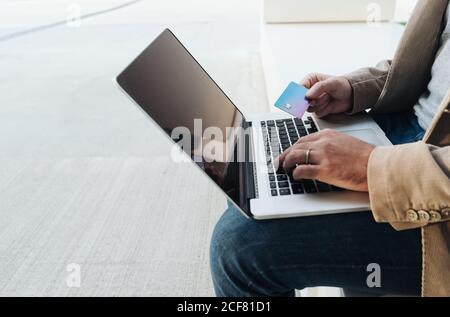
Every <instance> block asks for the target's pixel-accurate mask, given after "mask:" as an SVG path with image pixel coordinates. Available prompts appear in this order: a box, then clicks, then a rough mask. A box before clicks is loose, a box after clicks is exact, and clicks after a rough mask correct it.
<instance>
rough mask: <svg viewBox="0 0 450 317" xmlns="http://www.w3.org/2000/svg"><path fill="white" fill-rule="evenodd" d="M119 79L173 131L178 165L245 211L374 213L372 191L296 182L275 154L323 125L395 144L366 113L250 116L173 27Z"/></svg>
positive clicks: (264, 215) (269, 214)
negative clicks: (183, 163)
mask: <svg viewBox="0 0 450 317" xmlns="http://www.w3.org/2000/svg"><path fill="white" fill-rule="evenodd" d="M115 80H116V82H117V84H118V85H119V87H120V88H121V90H122V91H124V92H125V94H126V95H128V96H129V97H131V99H132V100H133V101H134V102H135V103H136V104H137V105H138V106H139V107H140V108H141V109H142V110H143V111H144V113H145V114H147V115H148V116H149V117H150V118H151V119H152V120H153V122H154V123H155V124H156V125H157V126H159V127H160V128H161V130H162V131H163V132H164V134H165V135H166V136H169V139H170V140H171V141H172V142H173V144H174V149H175V150H174V151H172V153H171V159H173V160H174V164H175V162H178V161H180V158H181V160H188V161H189V162H192V163H193V164H195V165H196V166H198V167H199V168H200V169H201V171H202V172H203V174H204V175H205V176H207V177H208V178H209V179H210V180H211V181H212V183H213V184H215V185H217V186H218V187H219V188H220V189H221V190H222V192H223V193H224V194H225V195H226V196H227V197H228V199H229V201H231V202H232V203H233V204H234V205H235V207H236V208H237V209H238V210H239V211H241V212H242V213H243V214H244V215H245V216H247V217H250V218H254V219H273V218H286V217H299V216H311V215H324V214H332V213H343V212H357V211H367V210H369V208H370V204H369V196H368V194H367V193H362V192H354V191H348V190H343V189H342V188H338V187H335V186H330V185H329V184H325V183H322V182H319V181H316V180H311V179H303V180H301V181H297V180H294V179H293V178H292V176H291V175H289V174H286V173H285V172H284V171H283V170H282V169H276V168H275V166H274V160H275V158H276V157H277V156H278V155H279V154H280V153H281V152H282V151H284V150H285V149H287V148H288V147H289V146H290V145H291V144H293V143H295V142H296V141H297V140H298V139H299V138H301V137H302V136H305V135H308V134H310V133H314V132H317V131H319V130H321V129H325V128H332V129H336V130H340V131H342V132H344V133H347V134H349V135H352V136H354V137H357V138H360V139H361V140H364V141H366V142H369V143H371V144H374V145H390V144H391V143H390V142H389V140H388V139H387V138H386V136H385V134H384V132H383V131H382V130H381V128H380V127H379V126H378V125H377V124H376V123H375V121H373V119H372V118H371V117H370V116H369V115H367V114H366V113H363V114H359V115H355V116H347V115H335V116H329V117H327V118H326V119H324V120H321V119H318V118H315V117H314V116H313V115H312V114H309V113H306V114H305V115H304V116H303V118H301V119H300V118H294V117H292V116H290V115H289V114H285V113H281V112H280V113H262V114H248V115H244V114H243V113H242V112H241V111H240V110H239V109H238V108H237V107H236V106H235V105H234V104H233V102H232V101H231V100H230V99H229V98H228V97H227V95H226V94H225V93H224V92H223V91H222V89H221V88H220V87H219V86H218V85H217V84H216V83H215V82H214V80H213V79H212V78H211V77H210V76H209V75H208V73H207V72H206V71H205V70H204V69H203V68H202V66H201V65H200V64H199V63H198V62H197V61H196V60H195V58H194V57H193V56H192V55H191V54H190V53H189V51H188V50H187V49H186V48H185V47H184V46H183V44H182V43H181V42H180V41H179V40H178V39H177V38H176V36H175V35H174V34H173V33H172V32H171V31H170V30H168V29H166V30H164V31H163V32H162V33H161V34H160V35H159V36H158V37H157V38H156V39H155V40H154V41H153V42H152V43H151V44H150V45H149V46H148V47H147V48H146V49H145V50H144V51H143V52H142V53H141V54H140V55H139V56H138V57H137V58H136V59H135V60H134V61H132V62H131V64H130V65H129V66H128V67H126V68H125V70H123V71H122V72H121V73H120V74H119V75H118V76H117V77H116V79H115ZM280 93H281V92H280ZM180 153H182V155H181V156H180V155H179V154H180Z"/></svg>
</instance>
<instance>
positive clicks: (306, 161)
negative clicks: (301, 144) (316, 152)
mask: <svg viewBox="0 0 450 317" xmlns="http://www.w3.org/2000/svg"><path fill="white" fill-rule="evenodd" d="M310 154H311V149H308V150H307V151H306V154H305V164H306V165H308V164H309V156H310Z"/></svg>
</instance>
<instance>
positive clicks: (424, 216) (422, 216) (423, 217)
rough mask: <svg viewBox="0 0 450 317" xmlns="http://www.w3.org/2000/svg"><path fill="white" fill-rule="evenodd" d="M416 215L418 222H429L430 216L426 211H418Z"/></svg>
mask: <svg viewBox="0 0 450 317" xmlns="http://www.w3.org/2000/svg"><path fill="white" fill-rule="evenodd" d="M417 214H418V215H419V219H420V221H430V214H429V213H428V211H426V210H419V211H418V212H417Z"/></svg>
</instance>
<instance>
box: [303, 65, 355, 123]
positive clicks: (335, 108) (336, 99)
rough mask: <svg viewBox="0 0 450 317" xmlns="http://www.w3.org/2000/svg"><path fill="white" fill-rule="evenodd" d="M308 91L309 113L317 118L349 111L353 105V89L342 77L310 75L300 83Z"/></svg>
mask: <svg viewBox="0 0 450 317" xmlns="http://www.w3.org/2000/svg"><path fill="white" fill-rule="evenodd" d="M300 84H301V85H303V86H305V87H306V88H308V89H309V91H308V93H307V94H306V97H307V98H308V99H309V100H310V107H309V108H308V111H309V112H315V113H316V116H318V117H319V118H321V117H324V116H326V115H328V114H330V113H342V112H346V111H349V110H350V109H351V108H352V105H353V89H352V86H351V85H350V83H349V81H348V80H347V79H346V78H344V77H335V76H330V75H324V74H317V73H312V74H309V75H307V76H306V77H305V78H304V79H302V80H301V81H300Z"/></svg>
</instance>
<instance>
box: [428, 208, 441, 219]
mask: <svg viewBox="0 0 450 317" xmlns="http://www.w3.org/2000/svg"><path fill="white" fill-rule="evenodd" d="M441 219H442V217H441V214H440V213H439V212H437V211H436V210H431V211H430V220H431V221H432V222H438V221H440V220H441Z"/></svg>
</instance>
